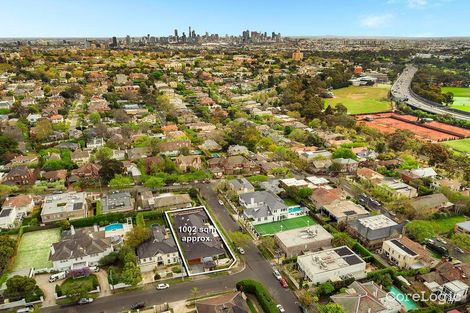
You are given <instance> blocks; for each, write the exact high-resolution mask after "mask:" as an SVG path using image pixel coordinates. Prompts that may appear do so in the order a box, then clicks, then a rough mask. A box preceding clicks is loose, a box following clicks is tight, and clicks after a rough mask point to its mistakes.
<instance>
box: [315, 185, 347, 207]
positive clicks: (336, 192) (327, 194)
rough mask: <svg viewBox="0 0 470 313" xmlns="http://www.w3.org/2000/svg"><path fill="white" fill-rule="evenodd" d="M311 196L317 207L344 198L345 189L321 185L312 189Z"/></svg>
mask: <svg viewBox="0 0 470 313" xmlns="http://www.w3.org/2000/svg"><path fill="white" fill-rule="evenodd" d="M309 198H310V200H311V201H312V203H313V205H315V207H316V208H320V207H322V206H323V205H326V204H330V203H332V202H334V201H338V200H341V199H343V190H342V189H341V188H325V187H319V188H316V189H314V190H313V191H312V194H311V195H310V197H309Z"/></svg>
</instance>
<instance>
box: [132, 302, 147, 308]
mask: <svg viewBox="0 0 470 313" xmlns="http://www.w3.org/2000/svg"><path fill="white" fill-rule="evenodd" d="M143 308H145V302H136V303H133V304H132V305H131V310H137V309H143Z"/></svg>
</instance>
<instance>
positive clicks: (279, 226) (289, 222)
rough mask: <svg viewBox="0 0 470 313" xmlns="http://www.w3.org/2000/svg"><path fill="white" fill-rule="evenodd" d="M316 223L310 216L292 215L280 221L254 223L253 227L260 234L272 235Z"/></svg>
mask: <svg viewBox="0 0 470 313" xmlns="http://www.w3.org/2000/svg"><path fill="white" fill-rule="evenodd" d="M313 224H316V223H315V221H314V220H313V219H312V218H311V217H310V216H300V217H294V218H290V219H286V220H282V221H277V222H272V223H266V224H259V225H255V229H256V231H257V232H258V234H260V235H261V236H264V235H272V234H275V233H278V232H280V231H284V230H289V229H295V228H300V227H305V226H309V225H313Z"/></svg>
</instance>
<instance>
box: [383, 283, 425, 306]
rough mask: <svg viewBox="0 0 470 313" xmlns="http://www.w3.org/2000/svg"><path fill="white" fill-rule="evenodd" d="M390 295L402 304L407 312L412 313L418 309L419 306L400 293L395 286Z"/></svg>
mask: <svg viewBox="0 0 470 313" xmlns="http://www.w3.org/2000/svg"><path fill="white" fill-rule="evenodd" d="M390 294H391V295H392V297H394V298H395V299H396V300H397V301H398V302H400V304H401V305H402V306H403V307H404V308H405V311H410V310H414V309H417V308H418V306H417V305H416V303H414V302H413V301H412V300H411V299H410V298H409V297H407V296H406V295H405V294H404V293H403V292H401V291H400V289H398V288H397V287H395V286H392V287H391V288H390Z"/></svg>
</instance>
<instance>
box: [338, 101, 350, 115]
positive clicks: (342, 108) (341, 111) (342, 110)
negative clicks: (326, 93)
mask: <svg viewBox="0 0 470 313" xmlns="http://www.w3.org/2000/svg"><path fill="white" fill-rule="evenodd" d="M335 111H336V113H337V114H340V115H342V114H347V113H348V108H347V107H346V106H345V105H344V104H342V103H337V104H336V105H335Z"/></svg>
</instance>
